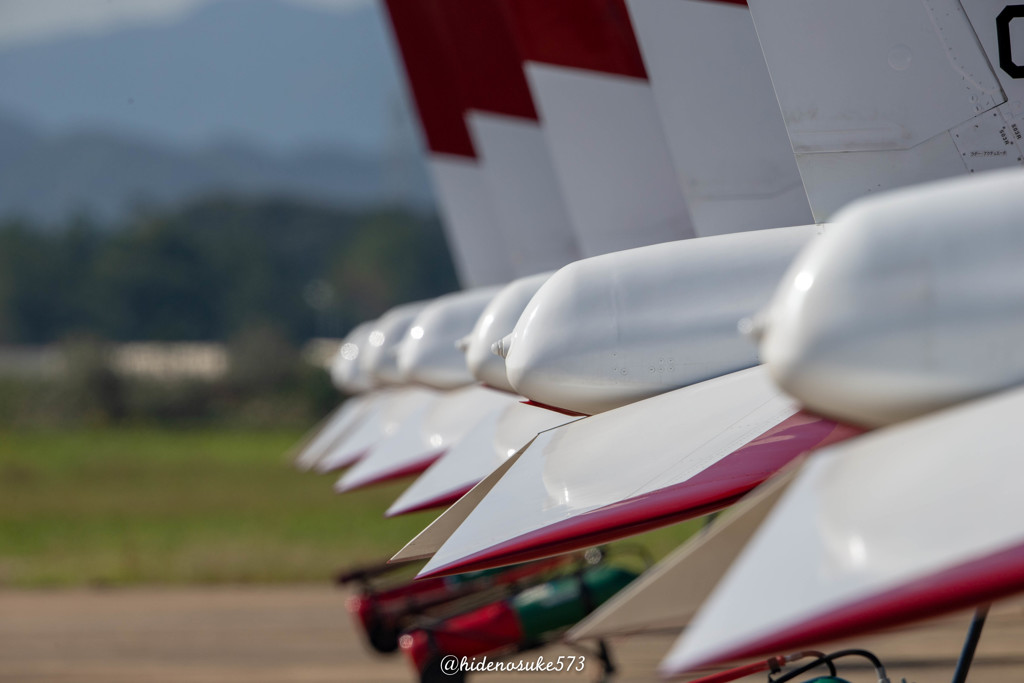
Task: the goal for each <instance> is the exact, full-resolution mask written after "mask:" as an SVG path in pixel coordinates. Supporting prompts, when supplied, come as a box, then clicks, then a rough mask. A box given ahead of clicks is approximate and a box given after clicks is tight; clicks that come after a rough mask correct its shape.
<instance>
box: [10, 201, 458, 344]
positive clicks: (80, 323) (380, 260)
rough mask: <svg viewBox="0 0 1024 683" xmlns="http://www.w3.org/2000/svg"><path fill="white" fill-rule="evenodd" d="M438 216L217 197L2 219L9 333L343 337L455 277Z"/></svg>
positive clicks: (26, 338) (21, 339)
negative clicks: (117, 210) (34, 220)
mask: <svg viewBox="0 0 1024 683" xmlns="http://www.w3.org/2000/svg"><path fill="white" fill-rule="evenodd" d="M456 286H457V285H456V280H455V275H454V270H453V267H452V263H451V259H450V256H449V253H448V250H447V246H446V244H445V241H444V238H443V235H442V233H441V230H440V227H439V225H438V222H437V219H436V218H435V217H433V216H424V215H418V214H415V213H410V212H407V211H403V210H400V209H379V210H369V211H345V210H340V209H335V208H328V207H323V206H316V205H311V204H305V203H300V202H296V201H290V200H274V199H251V200H247V199H237V198H211V199H207V200H204V201H200V202H197V203H194V204H191V205H188V206H185V207H183V208H180V209H178V210H174V211H164V212H154V211H142V212H140V213H139V214H138V215H136V216H135V217H134V218H133V219H131V220H130V221H128V222H126V223H125V224H124V225H120V226H99V225H96V224H94V223H92V222H90V221H89V220H87V219H78V220H74V221H71V222H70V224H69V225H67V226H65V227H64V228H63V229H60V230H56V231H54V230H46V231H44V230H42V229H41V228H39V227H38V226H34V225H31V224H29V223H27V222H24V221H15V220H8V221H6V222H2V223H0V344H42V343H51V342H56V341H60V340H63V339H66V338H68V337H69V336H73V335H81V334H91V335H95V336H97V337H99V338H103V339H109V340H142V339H149V340H225V341H230V340H234V339H237V338H238V336H239V335H240V334H243V333H244V331H245V330H247V329H253V328H255V327H267V326H269V327H272V328H274V329H276V330H278V331H279V332H280V333H281V334H282V335H283V337H284V338H285V339H287V340H289V341H290V342H291V343H297V342H301V341H303V340H305V339H309V338H311V337H315V336H339V335H341V334H343V333H344V332H345V331H347V330H348V329H349V328H350V327H351V326H353V325H354V324H356V323H358V322H360V321H362V320H365V319H368V318H371V317H374V316H377V315H379V314H380V313H382V312H383V311H385V310H386V309H388V308H389V307H391V306H393V305H394V304H396V303H400V302H403V301H412V300H416V299H424V298H430V297H434V296H437V295H439V294H441V293H444V292H446V291H451V290H453V289H455V288H456Z"/></svg>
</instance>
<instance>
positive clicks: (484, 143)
mask: <svg viewBox="0 0 1024 683" xmlns="http://www.w3.org/2000/svg"><path fill="white" fill-rule="evenodd" d="M423 1H425V2H433V3H435V5H436V6H437V9H438V12H439V15H440V17H441V19H442V21H443V24H444V28H445V29H446V35H445V39H446V42H447V43H448V44H449V45H450V46H451V49H452V51H453V54H454V56H455V67H456V69H455V70H456V75H457V76H458V79H459V82H460V84H461V85H462V90H463V93H464V94H465V97H466V107H467V111H466V121H467V124H468V126H469V132H470V135H471V137H472V140H473V145H474V147H475V148H476V150H477V153H478V155H479V158H480V163H481V166H482V168H483V175H484V179H485V182H486V184H487V186H488V188H489V190H490V193H491V197H492V198H493V200H494V203H495V206H496V208H497V210H498V212H499V213H500V214H501V217H502V219H503V221H504V228H505V231H504V233H503V235H502V237H503V241H502V244H504V246H505V248H506V249H507V253H508V256H509V258H510V259H511V262H512V267H513V270H514V271H515V274H516V275H517V276H524V275H533V274H535V273H539V272H544V271H547V270H553V269H556V268H560V267H561V266H564V265H566V264H567V263H570V262H571V261H575V260H577V259H578V258H579V257H580V253H579V249H578V247H577V246H576V238H575V235H574V234H573V230H572V226H571V224H570V222H569V214H568V212H567V211H566V208H565V203H564V201H563V199H562V194H561V189H560V187H559V185H558V180H557V178H556V177H555V170H554V167H553V166H552V164H551V157H550V155H549V154H548V150H547V143H546V141H545V140H544V136H543V133H542V132H541V128H540V123H539V121H538V120H537V110H536V108H535V106H534V103H533V98H532V96H531V94H530V88H529V85H528V84H527V82H526V75H525V73H524V72H523V66H522V60H521V59H520V57H519V51H518V48H517V46H516V43H515V38H514V36H513V34H512V31H511V27H510V26H509V25H508V22H507V20H506V16H505V12H504V9H503V7H502V6H501V4H500V0H423Z"/></svg>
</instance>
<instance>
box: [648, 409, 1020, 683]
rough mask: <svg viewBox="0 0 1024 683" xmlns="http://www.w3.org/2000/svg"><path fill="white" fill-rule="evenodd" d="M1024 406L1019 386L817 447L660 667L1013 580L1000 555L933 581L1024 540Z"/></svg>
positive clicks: (886, 617) (900, 616)
mask: <svg viewBox="0 0 1024 683" xmlns="http://www.w3.org/2000/svg"><path fill="white" fill-rule="evenodd" d="M1022 411H1024V391H1021V390H1020V389H1014V390H1012V391H1010V392H1007V393H1005V394H1002V395H999V396H996V397H991V398H988V399H985V400H982V401H978V402H975V403H972V404H969V405H965V406H962V407H957V408H954V409H950V410H947V411H943V412H941V413H937V414H935V415H932V416H929V417H926V418H922V419H919V420H915V421H913V422H908V423H906V424H902V425H898V426H895V427H891V428H888V429H885V430H882V431H878V432H875V433H872V434H867V435H864V436H862V437H860V438H858V439H855V440H853V441H850V442H848V443H846V444H842V445H839V446H836V447H834V448H830V449H828V450H825V451H822V452H820V453H817V454H814V455H812V456H811V457H810V458H809V459H808V462H807V464H806V465H805V466H804V469H803V471H802V472H801V474H800V475H799V476H798V478H797V479H796V481H794V483H793V484H792V485H791V486H790V488H789V489H788V490H787V492H786V493H785V494H784V496H783V498H782V500H781V502H780V503H779V504H778V505H777V506H776V508H775V509H774V510H773V511H772V513H771V514H770V516H769V517H768V519H767V520H766V521H765V523H764V525H763V526H762V528H761V529H760V530H759V531H758V532H757V534H756V535H755V537H754V538H753V540H752V541H751V542H750V544H749V545H748V546H747V548H746V549H745V550H744V552H743V553H742V554H741V555H740V557H739V558H738V560H737V561H736V563H735V565H734V566H733V567H732V568H731V569H730V570H729V571H728V572H727V573H726V574H725V576H724V577H723V578H722V581H721V583H719V585H718V586H717V588H716V589H715V591H714V592H713V593H712V594H711V596H710V597H709V598H708V600H707V602H706V603H705V604H704V606H703V607H702V608H701V611H700V613H699V614H698V615H697V617H696V618H695V619H694V621H693V623H692V625H691V627H690V628H689V629H687V632H686V633H685V634H684V635H683V637H682V638H681V639H680V641H679V642H678V643H677V644H676V646H675V647H674V648H673V649H672V651H671V652H670V653H669V655H668V656H667V658H666V659H665V661H664V662H663V664H662V670H663V672H664V673H667V674H675V673H679V672H682V671H685V670H688V669H692V668H694V667H696V666H700V665H702V664H706V663H710V662H714V661H719V660H723V659H732V658H735V657H743V658H747V657H748V656H749V657H753V656H755V655H759V654H769V652H768V651H767V650H770V653H771V654H776V653H778V652H788V651H791V650H792V649H795V647H794V646H796V647H799V646H802V645H806V644H811V645H813V641H814V637H813V636H812V637H811V638H808V634H809V633H810V634H818V635H817V637H818V638H823V637H826V634H827V637H828V638H830V639H831V638H835V637H837V636H842V637H848V636H854V635H856V634H857V632H858V631H859V629H858V628H855V627H854V626H852V625H851V626H849V627H843V620H844V619H845V620H847V623H850V622H849V621H848V620H849V616H850V614H849V612H848V610H849V609H856V610H858V612H865V611H866V612H867V614H860V617H861V618H862V619H864V618H871V617H872V616H874V618H875V619H876V620H881V624H877V621H876V624H877V625H876V627H878V626H879V625H886V626H890V627H891V626H895V625H898V624H900V623H904V622H906V621H908V620H911V619H913V618H915V617H916V618H920V615H921V612H922V611H923V608H922V607H920V606H919V607H917V608H916V611H915V609H914V608H913V605H912V604H910V605H907V604H904V605H901V604H900V603H901V598H903V597H906V593H905V591H907V590H910V591H918V592H920V591H923V594H919V596H918V597H920V598H922V599H923V602H922V605H924V606H935V605H941V604H945V605H946V608H947V609H948V608H949V602H948V601H949V600H951V599H952V600H955V599H956V598H957V596H958V595H959V594H960V592H961V591H969V590H977V589H979V588H980V587H983V586H985V584H986V583H987V582H989V581H992V580H996V581H1005V580H1006V579H1007V578H1008V574H1006V572H1007V571H1008V568H1005V567H1003V568H1001V567H1000V565H999V563H998V562H996V564H994V565H989V566H988V567H987V568H984V569H979V568H978V565H975V568H974V569H973V570H972V569H969V568H967V569H964V570H963V573H962V575H961V576H959V577H956V578H954V583H952V584H949V583H947V584H933V583H931V581H932V578H933V577H935V576H937V575H940V574H942V573H944V572H946V577H947V578H949V577H950V574H949V573H948V572H949V571H950V570H953V569H955V568H957V567H961V568H964V567H967V566H968V563H972V562H978V561H979V560H984V558H991V557H993V556H994V555H997V554H998V553H1000V552H1001V551H1004V550H1006V549H1008V548H1013V547H1020V546H1021V545H1022V544H1024V528H1022V527H1021V524H1020V520H1021V519H1022V518H1024V497H1022V496H1021V495H1020V482H1021V480H1022V478H1024V459H1022V458H1021V457H1020V454H1019V448H1018V444H1019V441H1020V415H1021V413H1022ZM1000 574H1002V576H1000ZM1021 578H1024V577H1021ZM957 581H959V585H957V583H956V582H957ZM1018 583H1019V584H1020V585H1024V581H1021V580H1020V579H1018ZM930 585H934V587H935V590H936V594H935V595H933V596H929V595H928V594H927V591H928V587H929V586H930ZM881 596H887V597H886V599H884V600H878V599H877V598H881ZM993 597H994V596H993ZM944 601H945V602H944ZM964 606H966V605H958V607H961V608H962V607H964ZM908 607H910V611H909V612H908V610H907V608H908ZM872 612H874V614H873V615H872ZM861 628H863V626H861ZM808 629H810V630H808ZM817 629H821V630H820V631H819V630H817ZM801 633H802V635H801ZM796 640H801V642H800V643H797V642H796ZM766 648H767V650H766ZM755 651H756V652H755Z"/></svg>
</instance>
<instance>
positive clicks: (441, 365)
mask: <svg viewBox="0 0 1024 683" xmlns="http://www.w3.org/2000/svg"><path fill="white" fill-rule="evenodd" d="M499 291H500V289H499V288H498V287H483V288H480V289H472V290H468V291H463V292H455V293H454V294H446V295H444V296H441V297H438V298H437V299H435V300H434V301H432V302H431V303H430V304H429V305H428V306H427V307H426V308H424V309H423V310H422V311H421V312H420V314H419V315H417V316H416V319H415V320H413V323H412V326H411V327H410V328H409V332H408V333H407V334H406V336H405V338H404V339H403V340H402V342H401V344H400V345H399V347H398V371H399V375H400V376H401V378H402V379H403V380H404V381H406V382H417V383H420V384H424V385H426V386H430V387H434V388H436V389H454V388H456V387H460V386H463V385H466V384H469V383H471V382H472V381H473V375H471V374H470V372H469V368H468V367H467V366H466V357H465V355H464V354H463V352H462V351H461V350H460V349H459V348H458V346H457V345H456V342H458V341H459V340H460V339H462V338H463V337H465V336H466V335H467V334H469V333H470V331H472V329H473V325H475V324H476V321H477V318H479V317H480V314H481V313H482V312H483V310H484V307H485V306H487V304H488V303H489V302H490V301H491V299H492V298H494V296H495V294H497V293H498V292H499Z"/></svg>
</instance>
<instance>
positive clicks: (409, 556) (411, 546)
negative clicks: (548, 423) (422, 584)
mask: <svg viewBox="0 0 1024 683" xmlns="http://www.w3.org/2000/svg"><path fill="white" fill-rule="evenodd" d="M527 446H529V444H527ZM525 448H526V446H524V447H523V449H525ZM522 452H523V450H520V451H518V452H517V453H514V454H513V455H512V457H511V458H509V459H508V460H506V461H505V462H503V463H501V464H500V465H498V467H497V468H496V469H495V470H494V471H493V472H491V473H490V474H489V475H487V476H486V477H484V479H483V480H482V481H481V482H480V483H479V484H477V485H476V486H474V487H473V488H472V489H471V490H470V491H469V493H467V494H466V495H464V496H462V498H459V499H458V500H457V501H455V503H454V504H453V505H452V506H451V507H449V508H448V509H447V510H445V511H444V512H442V513H441V514H440V516H438V518H437V519H435V520H434V521H433V522H431V523H430V524H428V525H427V527H426V528H425V529H423V531H421V532H420V533H418V534H416V537H415V538H413V539H412V540H411V541H409V542H408V543H406V544H405V546H404V547H403V548H402V549H401V550H399V551H398V552H397V553H395V555H394V557H392V558H391V559H390V560H388V561H389V562H411V561H413V560H423V559H426V558H428V557H430V556H431V555H433V554H434V553H435V552H437V549H438V548H440V547H441V545H442V544H443V543H444V542H445V541H446V540H447V539H448V537H449V536H451V535H452V533H453V532H454V531H455V530H456V529H457V528H459V525H460V524H462V522H463V521H465V519H466V517H467V516H469V513H470V512H472V511H473V508H475V507H476V506H477V505H478V504H479V503H480V501H481V500H483V498H484V496H486V495H487V493H488V492H489V491H490V490H491V489H492V488H493V487H494V485H495V484H496V483H497V482H498V480H500V479H501V477H502V476H504V474H505V472H507V471H508V468H510V467H511V466H512V465H513V464H514V463H515V461H516V460H517V459H518V458H519V455H520V454H521V453H522Z"/></svg>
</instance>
